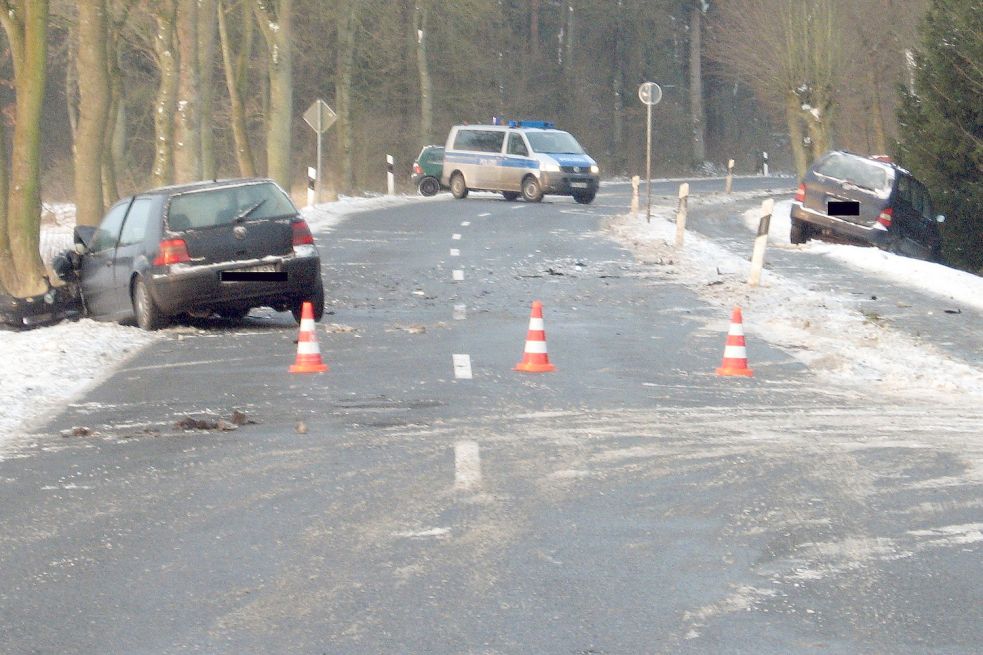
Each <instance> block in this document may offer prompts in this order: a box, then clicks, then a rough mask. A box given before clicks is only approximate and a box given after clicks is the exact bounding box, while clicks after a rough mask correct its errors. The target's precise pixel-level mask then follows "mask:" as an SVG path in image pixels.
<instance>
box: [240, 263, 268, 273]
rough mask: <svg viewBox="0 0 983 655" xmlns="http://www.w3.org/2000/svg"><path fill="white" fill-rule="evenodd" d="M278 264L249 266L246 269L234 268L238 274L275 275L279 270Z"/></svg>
mask: <svg viewBox="0 0 983 655" xmlns="http://www.w3.org/2000/svg"><path fill="white" fill-rule="evenodd" d="M277 268H278V267H277V265H276V264H258V265H257V266H247V267H246V268H233V269H232V270H233V271H235V272H236V273H273V272H275V271H276V270H277Z"/></svg>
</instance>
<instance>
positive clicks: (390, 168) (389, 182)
mask: <svg viewBox="0 0 983 655" xmlns="http://www.w3.org/2000/svg"><path fill="white" fill-rule="evenodd" d="M395 165H396V162H395V160H394V159H393V156H392V155H386V190H387V191H388V192H389V195H393V194H395V193H396V176H395V174H394V168H395Z"/></svg>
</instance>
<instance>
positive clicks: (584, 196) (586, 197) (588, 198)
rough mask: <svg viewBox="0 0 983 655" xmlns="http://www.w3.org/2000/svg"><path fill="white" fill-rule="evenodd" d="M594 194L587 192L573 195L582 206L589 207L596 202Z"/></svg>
mask: <svg viewBox="0 0 983 655" xmlns="http://www.w3.org/2000/svg"><path fill="white" fill-rule="evenodd" d="M594 195H595V194H594V192H592V191H587V192H586V193H575V194H573V199H574V200H576V201H577V202H578V203H580V204H581V205H589V204H591V203H592V202H594Z"/></svg>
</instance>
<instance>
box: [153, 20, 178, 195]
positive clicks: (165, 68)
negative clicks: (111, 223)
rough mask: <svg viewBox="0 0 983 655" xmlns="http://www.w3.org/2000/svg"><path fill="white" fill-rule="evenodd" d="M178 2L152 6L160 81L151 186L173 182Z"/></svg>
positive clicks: (156, 104)
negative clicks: (175, 32)
mask: <svg viewBox="0 0 983 655" xmlns="http://www.w3.org/2000/svg"><path fill="white" fill-rule="evenodd" d="M176 18H177V0H160V1H159V2H158V3H157V4H156V7H155V11H154V15H153V21H154V27H155V31H154V35H153V44H154V52H155V54H156V56H157V67H158V70H159V71H160V81H159V83H158V86H157V96H156V98H155V100H154V137H155V138H154V153H155V154H154V164H153V168H152V172H151V179H152V180H153V184H154V186H163V185H166V184H171V183H173V182H174V108H175V103H176V101H177V92H178V63H179V58H178V51H177V44H176V43H175V36H174V26H175V21H176Z"/></svg>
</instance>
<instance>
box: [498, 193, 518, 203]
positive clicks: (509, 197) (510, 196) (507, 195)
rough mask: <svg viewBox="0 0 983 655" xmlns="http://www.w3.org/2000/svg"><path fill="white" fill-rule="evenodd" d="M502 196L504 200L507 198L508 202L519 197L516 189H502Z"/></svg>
mask: <svg viewBox="0 0 983 655" xmlns="http://www.w3.org/2000/svg"><path fill="white" fill-rule="evenodd" d="M502 197H503V198H505V199H506V200H508V201H509V202H512V201H513V200H516V199H517V198H518V197H519V192H518V191H502Z"/></svg>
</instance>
